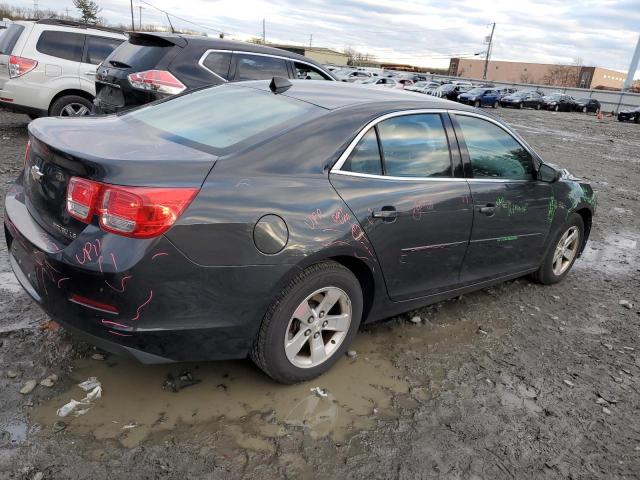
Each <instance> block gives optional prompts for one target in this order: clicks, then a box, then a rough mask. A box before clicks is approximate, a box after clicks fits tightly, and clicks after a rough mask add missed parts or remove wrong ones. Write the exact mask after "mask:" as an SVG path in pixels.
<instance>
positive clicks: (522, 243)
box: [452, 112, 553, 283]
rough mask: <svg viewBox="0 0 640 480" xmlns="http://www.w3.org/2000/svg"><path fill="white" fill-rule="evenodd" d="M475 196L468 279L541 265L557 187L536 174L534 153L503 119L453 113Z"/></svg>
mask: <svg viewBox="0 0 640 480" xmlns="http://www.w3.org/2000/svg"><path fill="white" fill-rule="evenodd" d="M452 120H453V123H454V125H455V128H456V136H457V138H458V142H459V143H460V149H461V152H462V156H463V160H464V162H465V170H466V172H467V177H468V183H469V185H470V188H471V196H472V199H473V208H474V214H473V229H472V233H471V241H470V243H469V249H468V251H467V255H466V257H465V262H464V266H463V270H462V281H463V282H465V283H475V282H478V281H483V280H487V279H490V278H492V277H499V276H502V275H509V274H513V273H517V272H521V271H525V270H528V269H531V268H533V267H536V266H537V265H539V263H540V261H541V258H542V254H543V251H544V245H545V240H546V236H547V233H548V231H549V225H550V222H549V219H548V216H547V215H548V211H549V208H550V205H551V201H552V199H553V195H552V187H551V185H550V184H549V183H544V182H541V181H538V180H537V179H536V163H535V161H534V157H533V154H532V153H531V152H530V151H529V150H528V148H527V147H526V146H525V145H524V144H523V143H521V142H520V141H519V140H518V139H517V138H516V137H515V136H514V135H512V134H511V133H510V132H508V131H507V130H506V129H505V128H503V127H502V126H501V125H500V124H498V123H497V122H495V121H493V120H491V119H489V118H488V117H483V116H479V115H474V114H472V113H470V112H469V113H467V112H464V113H463V112H458V113H456V114H455V115H452Z"/></svg>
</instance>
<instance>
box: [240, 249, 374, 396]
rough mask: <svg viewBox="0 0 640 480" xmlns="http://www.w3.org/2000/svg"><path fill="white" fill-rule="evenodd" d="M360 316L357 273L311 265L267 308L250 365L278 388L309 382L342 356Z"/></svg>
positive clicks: (326, 264) (328, 264)
mask: <svg viewBox="0 0 640 480" xmlns="http://www.w3.org/2000/svg"><path fill="white" fill-rule="evenodd" d="M361 316H362V290H361V288H360V282H358V279H357V278H356V277H355V276H354V275H353V273H351V271H349V270H348V269H346V268H345V267H343V266H342V265H340V264H338V263H335V262H322V263H319V264H317V265H313V266H311V267H309V268H307V269H305V270H304V271H302V272H301V273H300V274H299V275H298V276H296V278H294V279H293V280H292V281H291V283H289V285H288V286H287V287H286V288H285V289H284V290H283V291H282V292H281V293H280V295H278V297H277V298H276V300H275V301H274V302H273V304H272V305H271V306H270V307H269V310H268V311H267V313H266V315H265V316H264V319H263V320H262V325H261V326H260V331H259V332H258V335H257V337H256V339H255V342H254V345H253V348H252V350H251V354H250V355H251V359H252V360H253V361H254V362H255V363H256V365H258V367H260V368H261V369H262V370H263V371H264V372H265V373H266V374H267V375H269V376H270V377H271V378H273V379H274V380H276V381H277V382H280V383H286V384H291V383H297V382H304V381H307V380H311V379H312V378H315V377H317V376H318V375H321V374H323V373H324V372H326V371H327V370H329V369H330V368H331V366H332V365H333V364H334V363H336V362H337V361H338V359H339V358H340V357H341V356H342V355H343V354H344V352H345V351H346V349H347V348H348V346H349V345H350V344H351V342H352V340H353V337H354V336H355V335H356V332H357V330H358V326H359V324H360V318H361Z"/></svg>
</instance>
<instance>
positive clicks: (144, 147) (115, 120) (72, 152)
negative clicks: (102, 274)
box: [22, 116, 217, 244]
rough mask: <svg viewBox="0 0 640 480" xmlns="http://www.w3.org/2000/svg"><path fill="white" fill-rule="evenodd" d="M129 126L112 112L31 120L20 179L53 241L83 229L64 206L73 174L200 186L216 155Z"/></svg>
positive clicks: (130, 182) (30, 204) (118, 182)
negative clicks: (112, 115)
mask: <svg viewBox="0 0 640 480" xmlns="http://www.w3.org/2000/svg"><path fill="white" fill-rule="evenodd" d="M70 122H76V124H75V125H70ZM132 128H134V126H132V125H131V123H130V122H128V121H126V120H125V119H124V117H115V116H114V117H103V118H82V119H73V118H72V119H61V118H43V119H38V120H36V121H34V122H31V124H30V125H29V137H30V140H31V145H30V148H29V150H28V151H27V154H26V155H25V156H26V158H25V169H24V173H23V179H22V183H23V185H24V188H25V193H26V203H27V208H28V210H29V213H30V214H31V215H32V216H33V217H34V219H35V220H36V221H37V222H38V223H39V224H40V226H41V227H42V228H43V229H45V230H46V231H47V232H48V233H50V234H51V235H52V236H54V237H55V238H56V239H57V240H59V241H61V242H63V243H65V244H68V243H70V242H72V241H73V240H74V239H75V238H76V237H77V235H78V234H79V233H80V232H82V230H83V229H84V228H85V227H86V224H85V223H83V222H80V221H78V220H76V219H74V218H73V217H71V216H70V215H69V213H68V212H67V209H66V194H67V185H68V183H69V179H70V178H71V177H72V176H78V177H82V178H88V179H91V180H95V181H99V182H104V183H109V184H114V185H124V186H145V187H197V188H199V187H200V186H201V185H202V182H203V181H204V179H205V177H206V176H207V174H208V172H209V171H210V170H211V168H212V167H213V165H214V164H215V162H216V159H217V157H216V156H215V155H212V154H210V153H207V152H204V151H201V150H197V149H195V148H192V147H189V146H186V145H183V144H179V143H176V142H175V141H172V140H170V139H167V138H166V137H163V136H162V135H159V134H158V132H157V131H152V130H151V129H150V128H145V127H144V126H142V125H140V124H136V125H135V129H136V135H131V133H130V132H131V130H132ZM125 138H126V142H123V139H125Z"/></svg>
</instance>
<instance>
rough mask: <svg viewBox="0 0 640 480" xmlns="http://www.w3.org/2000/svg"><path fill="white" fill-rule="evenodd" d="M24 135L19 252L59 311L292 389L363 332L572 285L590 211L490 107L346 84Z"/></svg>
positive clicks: (41, 299)
mask: <svg viewBox="0 0 640 480" xmlns="http://www.w3.org/2000/svg"><path fill="white" fill-rule="evenodd" d="M29 142H30V143H28V145H27V150H26V154H25V162H24V171H23V172H22V173H21V174H20V175H19V177H18V179H17V181H16V183H15V185H14V186H13V187H12V188H11V189H9V190H8V192H7V193H6V198H5V216H4V224H5V233H6V244H7V246H8V251H9V261H10V264H11V266H12V268H13V271H14V272H15V274H16V277H17V278H18V280H19V282H20V283H21V284H22V286H23V287H24V289H25V290H26V291H27V293H28V294H29V295H30V296H31V297H32V298H33V299H34V300H35V301H36V302H37V303H38V304H39V305H40V306H41V307H42V308H43V309H44V310H45V311H46V312H47V313H48V314H49V315H50V316H51V318H53V319H55V320H56V321H59V322H60V323H61V324H62V325H63V326H64V327H66V328H68V329H69V330H71V331H72V332H76V333H77V334H79V335H82V336H83V337H84V338H86V339H88V340H89V341H90V342H92V343H94V344H96V345H100V346H101V347H102V348H105V349H107V350H111V351H115V352H122V353H126V354H127V355H132V356H134V357H136V358H138V359H139V360H141V361H143V362H166V361H183V360H197V361H200V360H209V359H223V358H245V357H246V356H247V355H249V356H251V358H252V359H253V360H254V361H255V362H256V364H257V365H258V366H259V367H260V368H262V369H263V370H264V371H265V372H266V373H267V374H268V375H270V376H271V377H272V378H274V379H275V380H277V381H280V382H283V383H293V382H299V381H306V380H309V379H311V378H313V377H316V376H318V375H320V374H321V373H323V372H324V371H326V370H327V369H329V368H330V367H331V365H333V364H334V363H335V362H336V361H337V360H338V359H339V358H341V357H342V356H343V354H344V352H345V351H346V349H347V348H348V347H349V345H350V343H351V342H352V340H353V338H354V336H355V335H356V333H357V331H358V327H359V326H360V324H362V323H369V322H372V321H375V320H380V319H383V318H387V317H390V316H393V315H396V314H399V313H400V312H404V311H407V310H410V309H414V308H418V307H421V306H424V305H427V304H431V303H434V302H437V301H441V300H443V299H445V298H449V297H455V296H458V295H461V294H464V293H466V292H469V291H472V290H477V289H480V288H485V287H487V286H488V285H492V284H495V283H499V282H503V281H505V280H508V279H513V278H517V277H521V276H523V275H526V274H533V276H534V278H535V279H537V280H538V281H539V282H541V283H544V284H550V283H555V282H558V281H560V280H562V279H563V278H564V277H565V276H566V275H567V273H568V272H569V270H570V269H571V267H572V265H573V263H574V261H575V260H576V258H578V257H579V256H580V254H581V252H582V250H583V249H584V246H585V243H586V241H587V237H588V235H589V232H590V231H591V224H592V220H591V218H592V215H593V213H594V208H595V198H594V194H593V191H592V190H591V187H590V186H589V184H588V183H585V182H583V181H581V180H577V179H576V178H574V177H573V176H571V175H570V174H568V172H566V171H564V170H558V169H557V168H556V167H553V166H551V165H549V164H546V163H544V162H543V161H542V160H541V158H540V157H539V156H538V155H537V154H536V153H535V152H534V151H533V150H532V149H531V147H529V146H528V145H527V143H525V142H524V140H522V138H521V137H520V136H519V135H518V134H516V133H515V132H514V131H513V130H511V129H510V128H509V127H508V126H507V125H506V124H504V123H503V122H502V121H500V120H499V119H496V118H494V117H493V116H489V115H486V114H484V113H482V112H480V111H478V110H476V109H471V108H469V107H466V106H463V105H459V104H452V103H450V102H444V101H442V100H439V99H434V98H430V97H427V96H419V95H411V96H409V95H407V94H406V93H405V92H399V91H396V90H394V89H379V90H377V91H375V90H373V89H368V88H362V87H359V86H355V85H349V84H345V83H342V82H322V81H302V80H292V81H289V80H287V79H284V78H274V79H272V80H271V81H255V82H243V83H235V84H233V83H230V84H224V85H220V86H217V87H214V88H204V89H199V90H196V91H192V92H188V93H186V94H183V95H180V96H177V97H175V98H173V99H172V100H170V101H166V102H157V103H154V104H152V105H148V106H145V107H142V108H139V109H134V110H130V111H126V112H123V113H122V114H120V115H112V116H108V117H97V118H94V119H91V120H83V121H73V120H69V119H66V120H65V119H62V120H61V119H38V120H36V121H34V122H31V124H30V125H29ZM382 152H384V154H383V153H382ZM463 164H466V166H465V167H464V168H463ZM214 166H215V167H214ZM465 175H466V177H465ZM292 198H295V199H296V201H292Z"/></svg>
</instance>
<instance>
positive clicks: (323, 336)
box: [284, 287, 352, 368]
mask: <svg viewBox="0 0 640 480" xmlns="http://www.w3.org/2000/svg"><path fill="white" fill-rule="evenodd" d="M351 318H352V309H351V300H350V299H349V296H348V295H347V294H346V293H345V291H344V290H342V289H340V288H338V287H325V288H321V289H319V290H316V291H315V292H313V293H312V294H311V295H309V296H307V298H305V299H304V300H303V301H302V302H301V303H300V305H298V307H297V308H296V309H295V311H294V312H293V315H291V319H290V320H289V324H288V325H287V329H286V331H285V338H284V350H285V354H286V356H287V359H288V360H289V361H290V362H291V363H292V364H293V365H295V366H296V367H298V368H313V367H317V366H318V365H320V364H322V363H324V362H325V361H327V360H328V359H329V358H331V357H332V356H333V354H334V353H335V352H336V351H337V350H338V349H339V348H340V345H341V344H342V342H343V341H344V339H345V337H346V336H347V333H348V332H349V327H350V326H351Z"/></svg>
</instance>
